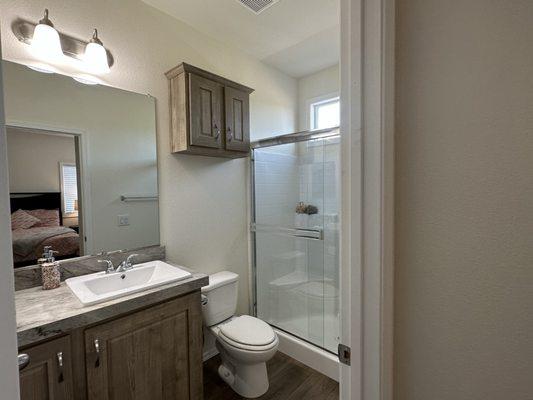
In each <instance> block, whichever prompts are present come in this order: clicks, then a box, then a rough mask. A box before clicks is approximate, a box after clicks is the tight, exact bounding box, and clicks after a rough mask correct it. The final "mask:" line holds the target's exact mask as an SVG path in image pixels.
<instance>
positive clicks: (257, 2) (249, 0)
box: [238, 0, 279, 14]
mask: <svg viewBox="0 0 533 400" xmlns="http://www.w3.org/2000/svg"><path fill="white" fill-rule="evenodd" d="M238 1H239V3H241V4H242V5H243V6H245V7H246V8H248V9H249V10H252V11H253V12H254V13H256V14H260V13H262V12H263V11H265V10H266V9H267V8H269V7H270V6H273V5H274V4H276V3H277V2H278V1H279V0H238Z"/></svg>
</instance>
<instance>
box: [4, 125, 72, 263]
mask: <svg viewBox="0 0 533 400" xmlns="http://www.w3.org/2000/svg"><path fill="white" fill-rule="evenodd" d="M7 144H8V163H9V184H10V186H9V189H10V193H11V204H12V210H11V211H12V232H13V253H14V257H15V264H16V266H23V265H30V264H35V261H36V260H37V259H38V258H39V257H41V254H42V253H43V249H44V247H45V246H52V248H53V249H54V250H55V251H56V252H57V253H56V254H55V255H56V257H57V258H59V259H61V258H68V257H75V256H78V255H81V254H80V247H81V243H80V238H79V219H78V215H79V203H78V185H77V174H76V170H77V168H76V141H75V137H74V136H72V135H66V134H65V135H63V134H43V133H40V132H35V131H31V130H29V129H20V128H10V129H8V130H7Z"/></svg>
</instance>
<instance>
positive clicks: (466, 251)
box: [395, 0, 533, 400]
mask: <svg viewBox="0 0 533 400" xmlns="http://www.w3.org/2000/svg"><path fill="white" fill-rule="evenodd" d="M397 5H398V10H397V17H398V18H397V138H396V139H397V142H396V146H397V150H396V157H397V160H396V267H395V268H396V288H395V290H396V324H395V329H396V337H395V346H396V376H395V379H396V382H395V392H396V396H395V399H396V400H504V399H505V400H527V399H533V375H532V374H533V310H532V307H533V286H532V285H533V2H532V1H531V0H510V1H486V0H470V1H460V2H459V1H455V2H449V1H438V0H406V1H400V2H397Z"/></svg>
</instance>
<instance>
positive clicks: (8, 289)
mask: <svg viewBox="0 0 533 400" xmlns="http://www.w3.org/2000/svg"><path fill="white" fill-rule="evenodd" d="M1 53H2V52H1V49H0V59H1V58H2V57H1ZM8 180H9V178H8V165H7V141H6V130H5V121H4V91H3V86H2V65H1V63H0V254H1V255H2V257H0V321H2V322H1V323H0V360H2V362H1V363H0V388H2V389H1V390H2V398H3V399H18V398H19V376H18V367H17V323H16V318H15V286H14V276H13V252H12V243H11V213H10V207H9V181H8Z"/></svg>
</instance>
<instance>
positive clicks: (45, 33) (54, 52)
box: [31, 10, 63, 62]
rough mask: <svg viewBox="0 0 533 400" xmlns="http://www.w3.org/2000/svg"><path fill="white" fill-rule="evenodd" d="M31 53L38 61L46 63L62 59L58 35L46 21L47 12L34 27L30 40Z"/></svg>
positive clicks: (45, 11)
mask: <svg viewBox="0 0 533 400" xmlns="http://www.w3.org/2000/svg"><path fill="white" fill-rule="evenodd" d="M31 52H32V53H33V54H34V55H35V56H36V57H38V58H39V59H41V60H46V61H48V62H57V61H60V60H61V58H62V57H63V50H62V49H61V40H60V39H59V33H57V31H56V30H55V28H54V25H53V24H52V22H51V21H50V20H49V19H48V10H44V18H43V19H41V20H40V21H39V24H38V25H37V26H35V30H34V31H33V38H32V40H31Z"/></svg>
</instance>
